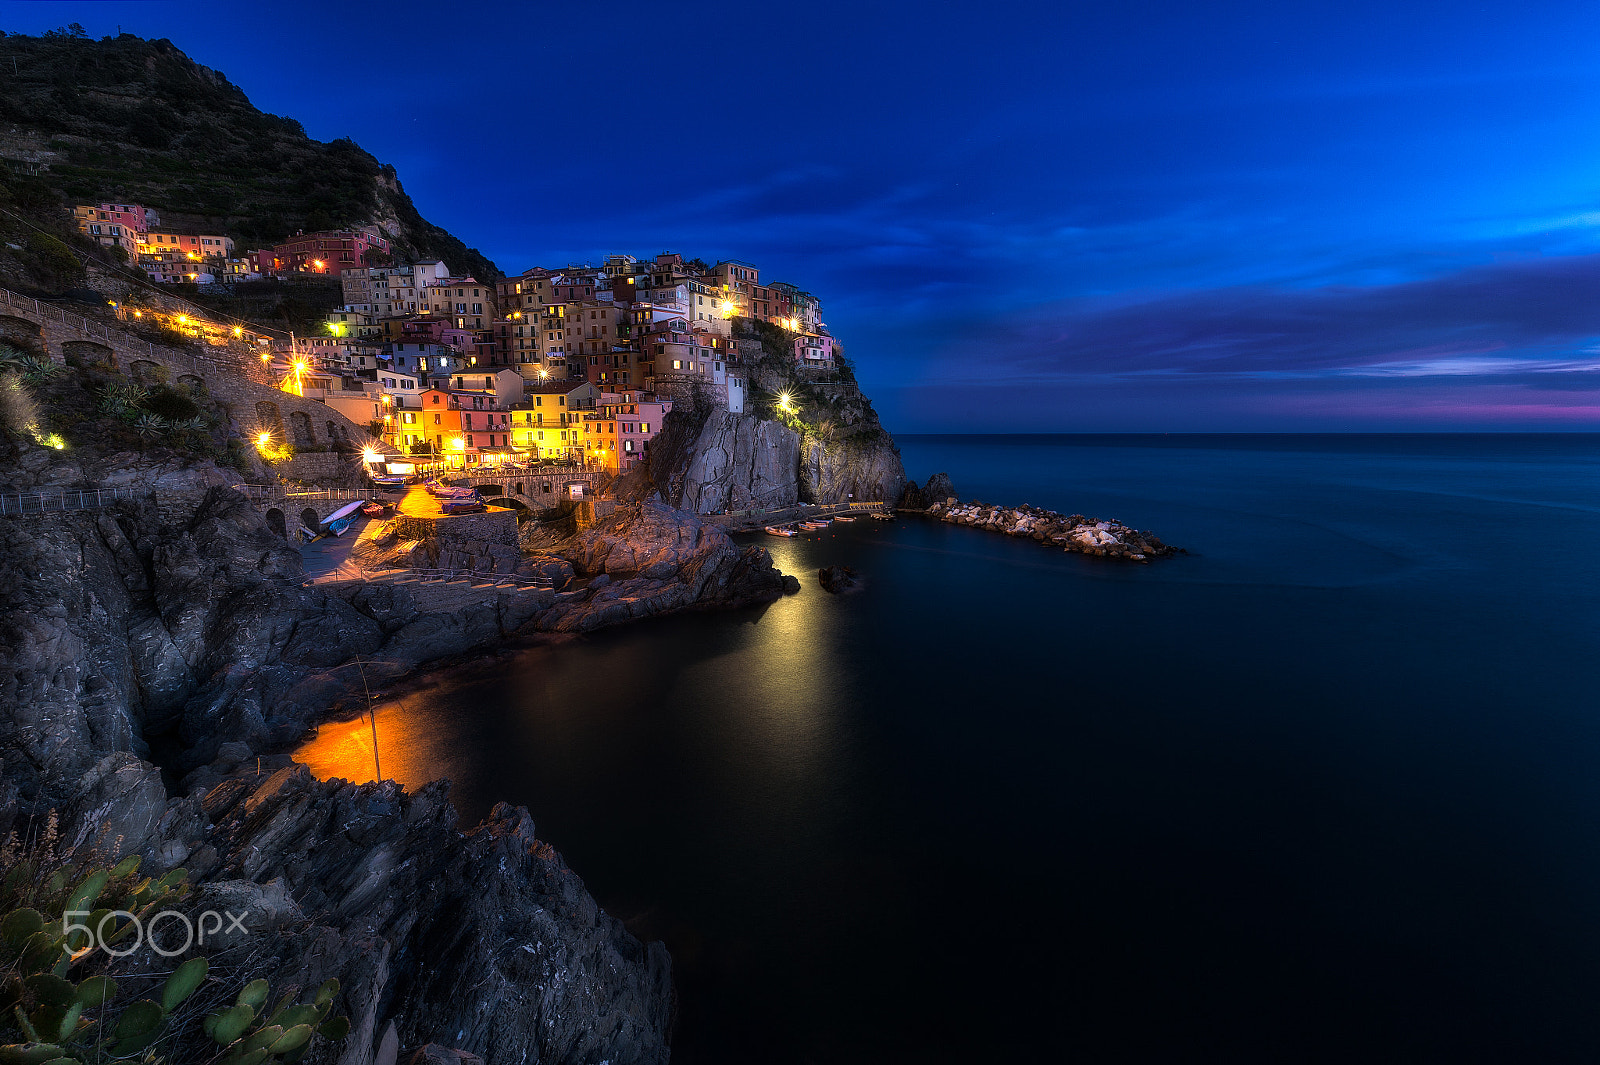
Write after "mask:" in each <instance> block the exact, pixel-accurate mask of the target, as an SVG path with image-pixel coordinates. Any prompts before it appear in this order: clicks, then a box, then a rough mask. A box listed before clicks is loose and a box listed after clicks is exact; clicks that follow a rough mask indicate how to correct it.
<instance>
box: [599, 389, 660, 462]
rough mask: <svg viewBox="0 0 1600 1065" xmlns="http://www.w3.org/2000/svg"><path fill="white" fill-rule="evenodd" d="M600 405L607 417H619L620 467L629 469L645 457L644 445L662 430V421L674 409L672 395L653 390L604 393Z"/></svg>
mask: <svg viewBox="0 0 1600 1065" xmlns="http://www.w3.org/2000/svg"><path fill="white" fill-rule="evenodd" d="M600 405H601V413H602V414H603V415H604V416H605V417H606V418H607V419H613V418H614V419H616V423H617V451H618V452H619V455H620V458H621V463H620V465H621V468H623V469H626V468H628V467H629V466H634V465H637V464H638V463H639V462H641V461H642V460H643V459H644V452H645V446H646V445H647V444H649V443H650V441H651V440H654V439H655V437H656V435H657V434H659V433H660V432H661V421H662V419H664V418H665V417H666V416H667V412H668V411H670V410H671V409H672V398H671V397H670V396H658V395H655V394H653V393H650V392H605V393H602V394H601V396H600Z"/></svg>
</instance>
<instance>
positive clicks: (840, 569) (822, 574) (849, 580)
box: [817, 566, 861, 594]
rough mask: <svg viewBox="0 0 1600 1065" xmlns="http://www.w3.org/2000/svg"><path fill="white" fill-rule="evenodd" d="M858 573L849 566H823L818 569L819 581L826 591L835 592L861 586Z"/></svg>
mask: <svg viewBox="0 0 1600 1065" xmlns="http://www.w3.org/2000/svg"><path fill="white" fill-rule="evenodd" d="M857 576H858V575H857V573H856V571H855V570H853V569H851V568H850V567H849V566H823V567H822V568H821V569H819V570H818V571H817V583H818V584H820V585H822V590H823V591H825V592H833V593H835V594H838V593H842V592H849V591H854V590H855V589H857V588H859V587H860V586H861V582H860V581H859V580H858V579H857Z"/></svg>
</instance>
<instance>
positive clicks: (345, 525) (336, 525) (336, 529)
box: [328, 518, 350, 536]
mask: <svg viewBox="0 0 1600 1065" xmlns="http://www.w3.org/2000/svg"><path fill="white" fill-rule="evenodd" d="M349 529H350V519H349V518H336V519H334V520H333V521H330V522H328V531H329V532H331V533H333V535H335V536H343V535H344V534H345V533H346V532H348V531H349Z"/></svg>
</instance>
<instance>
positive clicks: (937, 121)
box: [0, 2, 1600, 432]
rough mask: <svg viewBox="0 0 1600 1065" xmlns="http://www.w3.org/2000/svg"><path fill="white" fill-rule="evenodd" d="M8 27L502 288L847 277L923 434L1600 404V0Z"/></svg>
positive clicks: (134, 15) (867, 331)
mask: <svg viewBox="0 0 1600 1065" xmlns="http://www.w3.org/2000/svg"><path fill="white" fill-rule="evenodd" d="M0 15H3V19H0V26H3V27H4V28H5V29H7V30H11V31H21V32H38V31H40V30H43V29H46V28H50V27H53V26H58V25H61V24H64V23H66V22H69V21H78V22H81V23H83V25H84V26H85V27H86V28H87V29H88V30H89V32H90V33H91V34H93V35H95V36H100V35H104V34H110V33H115V32H116V31H117V28H118V26H119V25H120V26H121V28H122V29H123V30H126V31H129V32H134V33H138V34H140V35H141V36H147V37H168V38H170V39H171V40H172V41H173V42H174V43H175V44H177V45H178V46H179V47H181V48H183V49H184V50H185V51H187V52H188V53H189V54H190V55H192V56H194V57H195V58H196V59H197V60H198V61H200V62H202V63H205V64H207V65H208V66H213V67H216V68H218V69H220V70H222V71H223V72H224V73H226V74H227V75H228V77H229V78H230V79H231V80H232V81H233V82H235V83H236V84H238V85H239V86H241V87H242V88H243V89H244V90H245V91H246V92H247V93H248V94H249V95H250V97H251V99H252V100H253V101H254V102H255V103H256V105H257V106H259V107H261V108H262V109H264V110H267V111H273V112H276V113H280V114H289V115H293V116H294V117H296V118H298V119H300V120H301V121H302V122H303V123H304V124H305V126H306V129H307V131H308V132H309V133H311V134H312V135H313V136H315V137H318V138H321V139H329V138H332V137H338V136H350V137H352V138H354V139H355V140H356V141H357V142H358V143H360V144H361V145H363V146H364V147H366V148H367V149H368V150H369V151H371V152H373V154H375V155H377V156H378V157H379V158H380V159H382V160H384V161H386V162H392V163H394V164H395V166H396V167H397V168H398V169H399V172H400V175H401V179H402V181H403V182H404V183H405V186H406V188H407V190H408V191H409V192H410V193H411V195H412V197H413V198H414V199H415V200H416V202H417V204H418V206H419V207H420V208H421V210H422V211H423V213H424V214H425V215H426V216H427V217H428V218H430V219H431V220H433V221H436V222H438V223H440V224H442V225H445V226H446V227H448V228H449V229H451V230H452V231H453V232H455V233H456V234H457V235H459V236H460V237H461V238H462V239H464V240H466V241H467V242H468V243H469V244H472V245H475V246H477V247H479V248H481V249H482V250H483V251H484V252H486V253H487V254H489V255H490V257H492V258H493V259H494V260H495V261H496V262H497V263H499V265H500V266H501V268H502V269H504V270H506V271H508V272H516V271H520V270H522V269H523V268H525V267H527V266H530V265H535V264H558V263H562V262H566V261H569V260H571V259H584V258H589V259H598V257H600V256H602V255H604V254H607V253H609V252H614V251H631V252H633V253H634V254H639V255H651V254H654V253H655V252H658V251H663V250H672V251H680V252H683V253H685V254H686V255H700V256H701V257H703V258H706V259H715V258H739V259H745V260H748V261H751V262H755V263H757V264H759V265H760V266H761V267H762V268H763V274H764V276H765V277H766V278H767V279H769V280H789V281H794V282H796V283H798V284H800V285H802V286H805V287H807V288H809V289H811V290H812V291H814V292H816V293H817V294H818V295H819V296H821V297H822V299H823V301H824V309H825V312H826V316H827V318H828V320H829V323H830V325H831V326H832V327H833V329H834V332H835V333H836V335H837V336H839V337H840V339H841V340H842V341H843V342H844V344H845V346H846V347H847V349H848V350H849V352H850V354H851V355H852V357H853V358H855V360H856V361H857V363H858V364H859V368H860V376H861V378H862V381H863V385H864V387H865V388H866V389H867V391H868V392H869V394H871V395H873V396H874V398H875V400H876V401H877V406H878V409H879V410H880V412H881V413H882V414H883V416H884V419H885V422H886V423H887V424H888V425H889V427H890V428H891V429H893V430H897V431H903V432H916V431H957V432H960V431H975V432H984V431H999V432H1007V431H1018V432H1023V431H1027V432H1049V431H1260V430H1269V431H1293V430H1309V431H1338V430H1387V429H1399V430H1409V429H1416V430H1446V429H1448V430H1459V429H1491V430H1501V429H1592V428H1595V427H1596V424H1597V419H1600V354H1597V353H1600V298H1597V297H1600V53H1597V51H1596V48H1595V44H1594V42H1595V41H1597V40H1600V8H1597V7H1595V6H1594V5H1580V4H1564V5H1535V4H1526V3H1520V4H1511V3H1484V4H1477V5H1460V4H1448V5H1447V4H1442V3H1409V4H1394V3H1392V2H1389V3H1383V4H1367V3H1361V2H1342V3H1327V4H1320V3H1318V4H1307V3H1293V4H1283V3H1272V4H1268V3H1260V4H1221V5H1201V4H1186V5H1165V4H1139V3H1121V4H1114V5H1112V4H1103V3H1102V4H1094V5H1088V4H1037V5H1034V4H1007V3H943V4H941V3H936V2H930V3H918V4H886V3H872V2H856V3H849V4H828V3H816V4H790V5H742V6H739V7H736V8H731V9H730V8H726V7H720V8H719V7H715V6H712V7H701V8H684V7H682V6H680V5H661V4H634V3H627V2H620V3H610V4H603V5H571V4H566V5H548V4H516V5H512V4H505V5H492V4H455V5H448V6H446V7H441V6H440V5H437V4H431V5H408V4H404V3H392V4H387V5H343V4H325V3H324V4H318V5H297V4H293V3H286V4H285V3H280V4H273V5H255V6H239V5H234V6H224V5H217V4H188V3H163V2H154V3H137V4H125V3H115V2H111V3H100V4H93V5H86V4H81V3H73V4H56V3H31V4H15V3H12V4H0ZM346 49H348V50H350V51H353V52H354V53H356V55H355V57H354V58H353V59H352V60H351V61H348V62H346V63H344V64H343V65H342V68H343V69H344V70H346V71H348V77H347V79H345V80H344V81H343V82H342V84H341V82H339V81H338V80H336V79H330V78H329V77H327V76H326V74H327V72H328V71H329V70H330V69H331V68H332V65H333V64H334V62H335V60H336V59H337V57H339V56H340V55H341V52H342V50H346ZM406 87H410V88H411V89H413V90H414V96H415V100H414V102H407V100H406V98H405V97H404V96H403V95H401V90H403V89H404V88H406Z"/></svg>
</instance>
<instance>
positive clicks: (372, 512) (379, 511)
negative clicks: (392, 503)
mask: <svg viewBox="0 0 1600 1065" xmlns="http://www.w3.org/2000/svg"><path fill="white" fill-rule="evenodd" d="M388 512H389V506H388V504H386V503H376V502H374V503H368V504H367V505H366V506H364V507H362V508H361V513H363V514H365V515H366V516H367V517H369V518H381V517H383V516H384V515H385V514H387V513H388Z"/></svg>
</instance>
